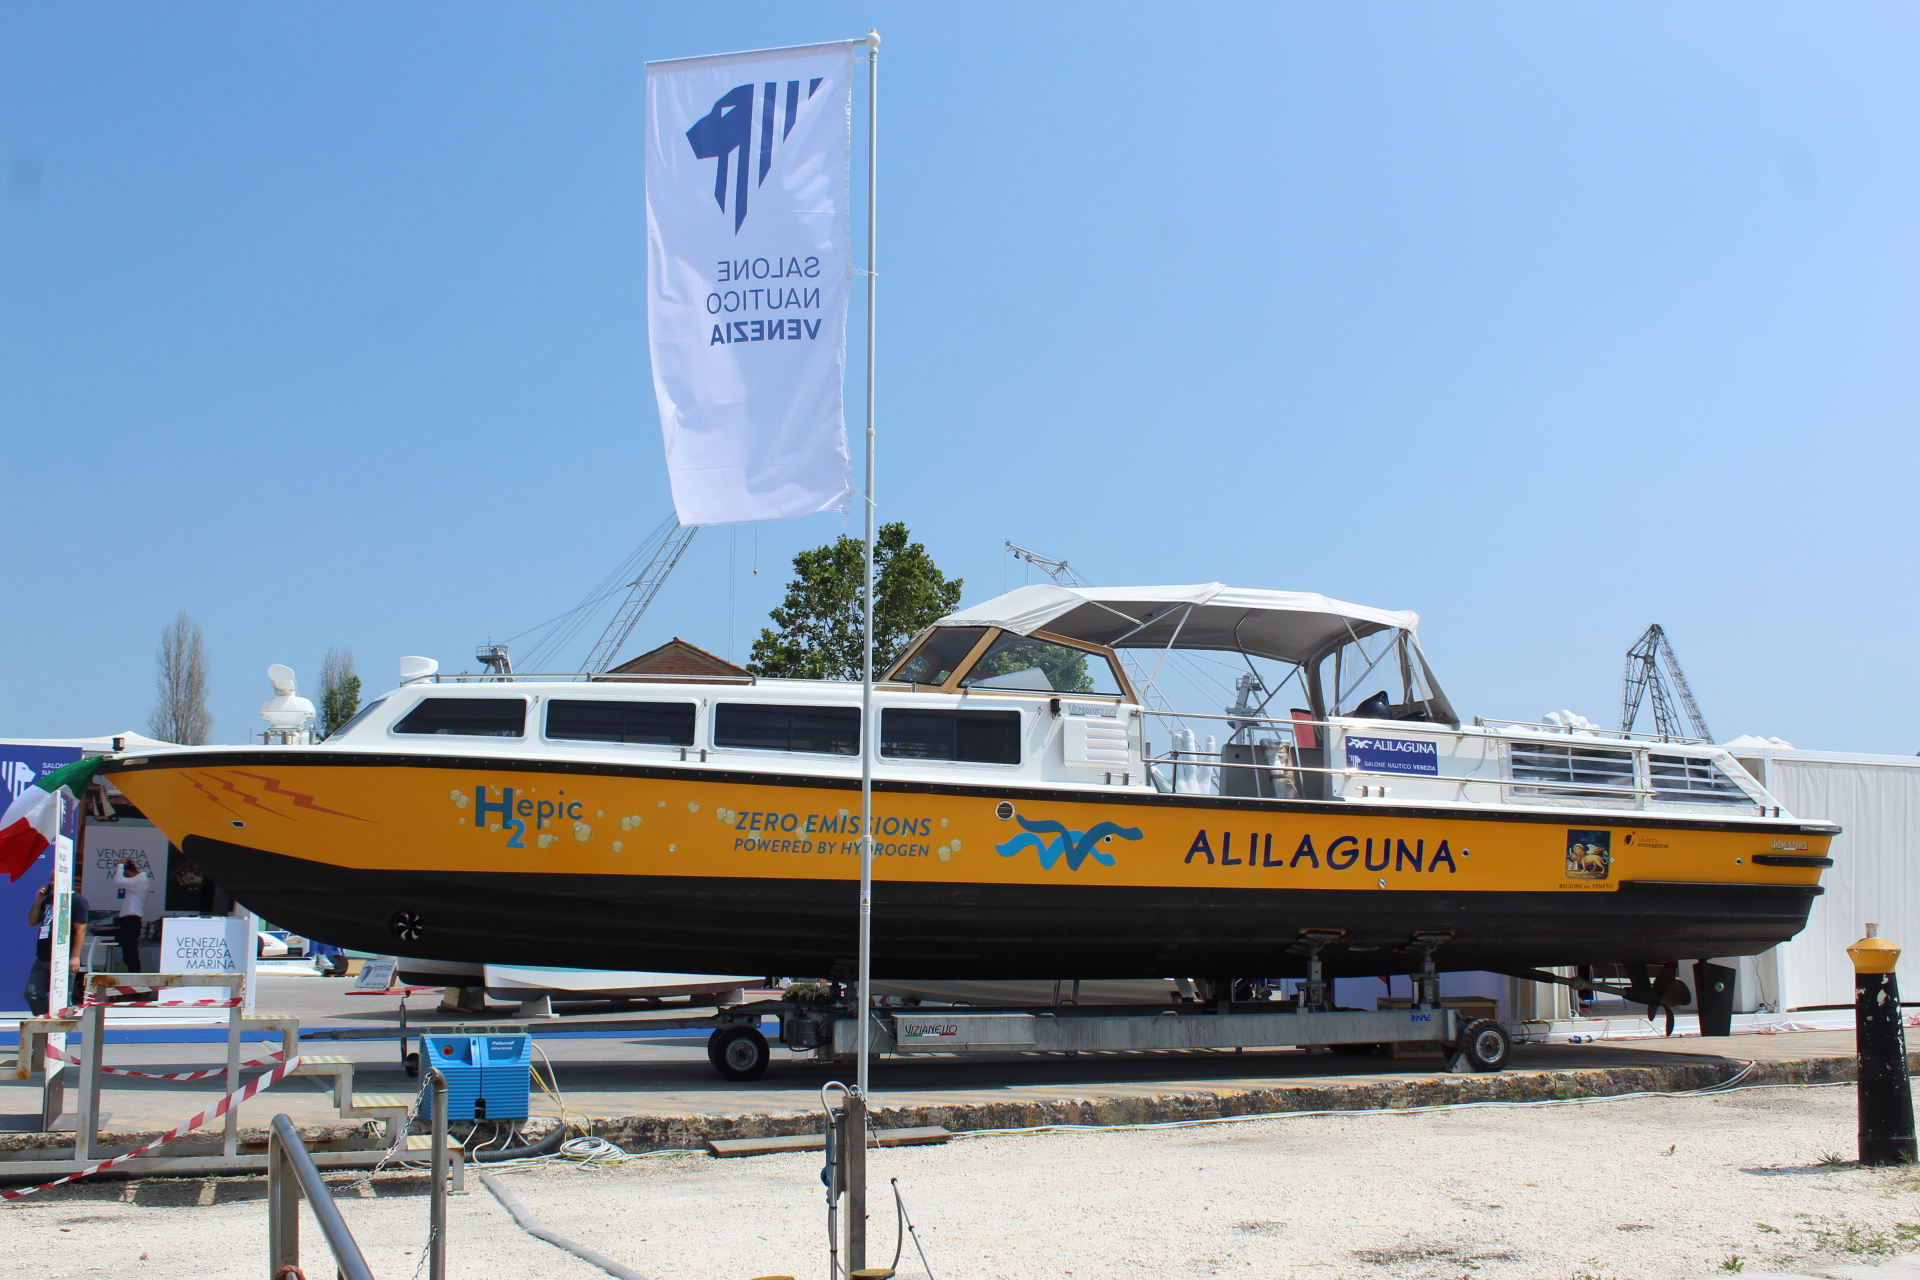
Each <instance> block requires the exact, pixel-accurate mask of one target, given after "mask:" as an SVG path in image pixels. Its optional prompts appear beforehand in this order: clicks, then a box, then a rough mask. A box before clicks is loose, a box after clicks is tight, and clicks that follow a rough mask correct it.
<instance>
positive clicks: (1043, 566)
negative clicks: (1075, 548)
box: [1007, 542, 1087, 587]
mask: <svg viewBox="0 0 1920 1280" xmlns="http://www.w3.org/2000/svg"><path fill="white" fill-rule="evenodd" d="M1007 550H1008V551H1011V552H1012V553H1013V558H1014V559H1015V560H1025V561H1026V562H1027V563H1028V564H1030V565H1033V566H1034V567H1035V568H1037V569H1039V570H1040V572H1042V573H1044V574H1046V575H1047V576H1048V577H1049V578H1052V579H1053V580H1054V581H1055V582H1057V583H1059V584H1060V585H1061V586H1063V587H1084V586H1086V585H1087V584H1086V583H1084V582H1082V581H1080V577H1079V575H1078V574H1076V573H1074V571H1073V570H1072V569H1070V568H1068V567H1067V562H1066V561H1065V560H1055V559H1052V558H1051V557H1048V556H1043V555H1041V554H1040V553H1039V552H1038V551H1029V550H1027V549H1026V548H1025V547H1023V546H1021V545H1019V544H1018V543H1015V542H1009V543H1007Z"/></svg>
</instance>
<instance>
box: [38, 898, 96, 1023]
mask: <svg viewBox="0 0 1920 1280" xmlns="http://www.w3.org/2000/svg"><path fill="white" fill-rule="evenodd" d="M70 901H71V903H72V906H73V945H72V947H71V948H70V949H69V950H68V952H67V972H68V973H70V974H72V975H73V977H72V979H70V980H69V985H68V987H67V990H68V991H70V992H75V991H78V989H79V980H80V977H81V975H82V974H84V973H85V972H86V969H87V966H86V962H85V960H84V959H83V957H84V956H85V955H86V947H87V915H88V912H89V911H90V910H91V908H90V907H89V906H88V905H87V898H86V895H85V894H83V893H79V892H77V891H76V892H75V893H74V895H73V897H72V898H71V899H70ZM27 923H28V924H29V925H34V926H38V928H39V930H40V936H39V939H38V940H37V941H36V942H35V943H34V949H33V968H31V969H29V970H28V971H27V986H26V990H25V991H24V992H22V993H21V994H22V995H24V996H25V997H26V1001H27V1008H28V1009H29V1010H31V1011H32V1013H33V1016H34V1017H36V1018H44V1017H46V1016H47V988H48V987H49V986H50V985H51V979H52V977H53V884H52V882H51V881H49V882H48V883H47V884H45V885H42V886H41V888H40V892H39V893H36V894H35V895H34V896H33V905H32V906H30V907H28V908H27Z"/></svg>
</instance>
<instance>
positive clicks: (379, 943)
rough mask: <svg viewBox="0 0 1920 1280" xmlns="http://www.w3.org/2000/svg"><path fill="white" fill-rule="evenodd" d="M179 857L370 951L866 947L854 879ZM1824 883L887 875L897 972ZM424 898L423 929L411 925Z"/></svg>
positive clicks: (1082, 965) (1733, 903) (1644, 914)
mask: <svg viewBox="0 0 1920 1280" xmlns="http://www.w3.org/2000/svg"><path fill="white" fill-rule="evenodd" d="M184 852H185V854H186V856H187V857H188V858H190V859H192V860H193V861H195V862H197V863H199V864H200V865H201V866H202V867H203V868H205V869H206V871H207V872H208V874H210V875H211V876H212V877H213V878H214V879H215V880H216V881H218V882H219V883H220V885H221V886H222V887H224V888H226V889H227V890H228V891H229V892H231V893H232V894H233V896H234V897H235V898H236V899H238V900H239V901H240V902H242V903H244V904H245V905H246V906H247V907H248V908H249V909H250V910H253V911H256V912H258V913H259V914H260V915H261V916H262V917H264V918H265V919H267V920H269V921H271V922H272V923H273V924H275V925H276V926H279V927H281V928H287V929H292V930H294V931H295V932H296V933H300V934H303V935H306V936H309V937H313V938H317V939H319V940H321V941H325V942H331V943H334V944H336V945H338V946H343V947H351V948H353V949H355V950H364V951H372V952H377V953H380V954H384V955H395V954H397V955H402V956H412V957H416V958H420V959H435V960H449V961H465V962H470V963H493V964H524V965H559V966H570V967H575V968H583V969H642V970H664V971H669V972H677V973H734V974H738V973H764V974H768V975H779V976H813V977H821V976H826V975H827V974H829V973H830V972H831V971H832V970H833V968H834V966H835V964H836V962H840V961H844V960H847V959H849V958H850V957H852V956H853V954H854V950H855V947H854V909H855V903H856V893H857V889H856V886H855V885H854V884H853V883H851V882H843V881H820V880H757V879H726V878H718V877H716V878H705V877H695V876H687V877H664V876H651V877H641V876H599V875H573V876H555V875H502V874H483V873H456V874H432V875H428V874H420V873H411V872H395V871H358V870H353V869H349V868H342V867H338V866H332V865H327V864H321V863H315V862H308V861H304V860H302V859H297V858H289V857H284V856H282V855H278V854H271V853H266V852H263V851H261V850H258V849H251V848H247V847H246V846H243V845H235V844H228V843H226V842H223V841H216V840H208V839H205V838H203V837H196V836H189V837H188V838H187V841H186V846H185V850H184ZM1819 893H1820V889H1819V888H1818V887H1817V886H1812V885H1808V886H1747V885H1693V884H1674V883H1652V882H1644V881H1642V882H1631V881H1630V882H1627V883H1623V884H1622V885H1621V886H1620V887H1619V889H1618V890H1617V891H1616V892H1612V893H1579V894H1575V893H1444V892H1433V891H1427V892H1417V893H1396V892H1393V891H1390V890H1383V891H1378V892H1368V891H1362V890H1262V889H1231V890H1229V889H1218V890H1192V889H1175V888H1111V887H1101V888H1094V887H1084V886H1062V887H1059V888H1054V887H1051V886H1043V887H1036V886H1031V885H992V884H967V885H958V886H949V885H939V886H935V885H921V884H901V883H888V882H881V883H876V884H875V885H874V913H873V955H874V960H873V971H874V972H875V973H876V974H880V975H884V976H885V977H887V978H890V979H922V980H931V979H938V978H948V979H1006V980H1012V979H1034V978H1073V977H1080V978H1160V977H1167V976H1176V975H1189V976H1234V977H1254V976H1257V977H1297V976H1301V975H1303V974H1304V973H1305V972H1306V967H1305V961H1304V959H1302V958H1301V957H1299V956H1296V955H1292V954H1289V953H1288V950H1287V948H1288V947H1289V946H1290V945H1291V944H1292V943H1293V941H1294V940H1295V938H1297V937H1298V935H1299V934H1300V932H1301V931H1302V930H1306V929H1340V930H1345V931H1346V936H1345V937H1344V938H1343V939H1342V941H1341V943H1340V944H1337V945H1335V946H1333V947H1331V948H1329V949H1328V950H1327V951H1326V952H1325V953H1324V957H1323V958H1324V961H1325V964H1326V971H1327V973H1328V975H1329V976H1359V975H1367V974H1385V973H1405V972H1408V971H1409V969H1410V968H1412V967H1413V963H1412V961H1411V959H1410V958H1409V957H1408V956H1406V955H1403V954H1400V953H1399V951H1398V948H1400V947H1402V946H1404V945H1405V944H1406V942H1407V941H1408V939H1410V938H1411V937H1412V936H1413V935H1414V934H1416V933H1422V932H1450V933H1452V934H1453V938H1452V940H1451V941H1449V942H1448V943H1446V945H1444V946H1443V947H1441V949H1440V950H1439V952H1438V953H1437V955H1436V957H1435V959H1436V961H1437V963H1438V965H1439V967H1440V968H1441V969H1443V970H1452V971H1459V970H1469V969H1489V970H1494V971H1496V972H1499V971H1512V970H1515V969H1524V968H1536V967H1544V966H1551V965H1573V964H1622V963H1624V964H1635V963H1643V964H1657V963H1661V962H1664V961H1668V960H1697V959H1704V958H1707V957H1711V956H1737V955H1753V954H1755V953H1757V952H1760V951H1764V950H1766V949H1767V948H1768V947H1771V946H1773V945H1775V944H1776V943H1780V942H1784V941H1786V940H1787V939H1788V938H1791V937H1792V936H1793V935H1794V934H1796V933H1798V932H1799V931H1800V930H1801V928H1803V927H1804V926H1805V924H1806V920H1807V912H1808V909H1809V908H1810V907H1811V906H1812V903H1813V899H1814V898H1815V897H1816V896H1817V895H1818V894H1819ZM402 913H410V915H411V917H412V921H411V923H412V924H413V925H414V926H415V927H417V930H418V933H417V936H416V937H413V938H410V939H408V938H402V937H401V936H399V933H398V932H397V931H396V928H395V923H394V922H395V920H396V918H398V917H400V916H401V915H402Z"/></svg>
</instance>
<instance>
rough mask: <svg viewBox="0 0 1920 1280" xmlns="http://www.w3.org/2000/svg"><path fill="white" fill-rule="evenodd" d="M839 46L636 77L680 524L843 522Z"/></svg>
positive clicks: (844, 265)
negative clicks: (824, 515) (640, 81)
mask: <svg viewBox="0 0 1920 1280" xmlns="http://www.w3.org/2000/svg"><path fill="white" fill-rule="evenodd" d="M853 49H854V46H853V44H852V43H851V42H845V41H842V42H838V43H835V44H826V45H809V46H805V47H803V48H797V49H771V50H765V51H762V52H759V53H737V54H727V55H724V56H720V57H713V58H686V59H681V60H679V61H675V62H656V63H650V64H649V65H648V67H647V341H648V347H649V351H650V354H651V356H652V360H653V388H654V396H655V399H656V400H657V401H658V404H659V408H660V431H661V435H662V437H663V438H664V442H665V444H666V454H667V473H668V476H669V477H670V479H671V480H672V482H673V506H674V510H675V512H676V513H678V515H679V518H680V523H681V524H683V525H706V524H738V523H742V522H745V521H750V520H793V519H798V518H799V517H801V516H807V515H812V514H813V513H814V512H816V511H845V510H846V509H847V504H848V502H849V499H850V496H851V487H852V486H851V480H852V476H851V466H850V462H849V459H848V455H847V434H846V418H845V395H844V383H845V375H846V348H847V342H846V333H847V284H848V280H849V277H850V276H851V275H852V268H853V260H852V256H851V250H850V249H849V247H848V240H849V230H850V220H849V212H848V191H849V185H848V171H847V163H848V130H849V128H850V125H851V122H852V110H853Z"/></svg>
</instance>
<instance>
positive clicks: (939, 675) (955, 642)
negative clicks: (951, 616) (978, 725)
mask: <svg viewBox="0 0 1920 1280" xmlns="http://www.w3.org/2000/svg"><path fill="white" fill-rule="evenodd" d="M985 634H987V629H986V628H985V627H938V628H936V629H935V630H934V632H933V634H932V635H930V636H928V637H927V638H926V639H925V640H922V641H921V642H920V647H919V648H918V649H915V650H914V651H913V654H912V656H911V657H909V658H908V659H907V660H906V661H905V662H903V663H901V664H900V668H899V670H897V671H896V672H894V674H893V679H895V680H905V681H906V682H907V683H909V684H932V685H942V684H945V683H946V682H947V681H949V680H951V679H953V673H954V672H956V671H958V670H959V669H960V664H961V663H963V662H965V661H966V660H967V655H968V654H970V653H972V652H973V647H974V646H975V645H977V644H979V643H980V637H981V636H984V635H985Z"/></svg>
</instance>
